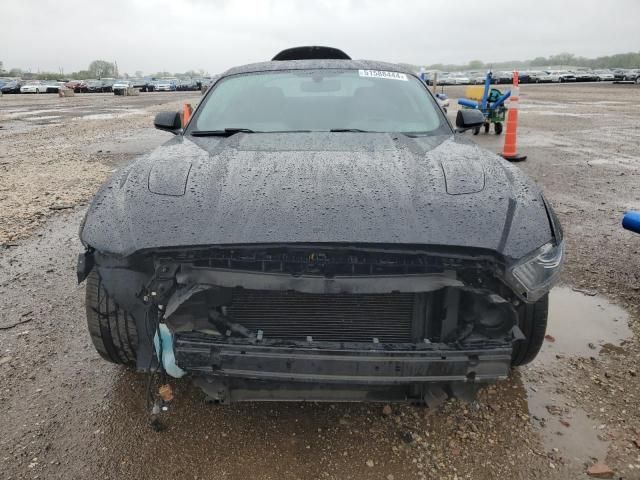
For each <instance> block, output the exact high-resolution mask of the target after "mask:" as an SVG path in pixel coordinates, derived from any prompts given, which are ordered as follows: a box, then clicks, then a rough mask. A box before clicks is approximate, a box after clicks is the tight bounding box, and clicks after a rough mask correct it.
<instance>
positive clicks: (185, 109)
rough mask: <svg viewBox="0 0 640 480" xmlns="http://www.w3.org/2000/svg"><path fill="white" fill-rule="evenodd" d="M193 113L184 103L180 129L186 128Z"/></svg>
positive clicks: (189, 105)
mask: <svg viewBox="0 0 640 480" xmlns="http://www.w3.org/2000/svg"><path fill="white" fill-rule="evenodd" d="M192 113H193V108H191V104H190V103H185V104H184V106H183V107H182V128H184V127H186V126H187V123H189V120H190V119H191V114H192Z"/></svg>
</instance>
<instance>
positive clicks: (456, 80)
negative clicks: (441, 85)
mask: <svg viewBox="0 0 640 480" xmlns="http://www.w3.org/2000/svg"><path fill="white" fill-rule="evenodd" d="M449 79H450V80H451V84H452V85H469V84H470V83H471V81H470V80H469V77H467V76H466V75H465V74H464V73H453V74H451V75H450V76H449Z"/></svg>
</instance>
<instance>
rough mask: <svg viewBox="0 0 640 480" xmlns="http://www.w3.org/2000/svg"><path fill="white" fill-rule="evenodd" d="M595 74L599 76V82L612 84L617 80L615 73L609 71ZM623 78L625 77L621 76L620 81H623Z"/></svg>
mask: <svg viewBox="0 0 640 480" xmlns="http://www.w3.org/2000/svg"><path fill="white" fill-rule="evenodd" d="M594 73H595V74H596V75H597V76H598V81H599V82H611V81H613V80H615V79H616V77H615V76H614V75H613V73H612V72H610V71H609V70H596V71H595V72H594ZM622 78H624V77H623V76H621V77H620V78H619V79H620V80H622Z"/></svg>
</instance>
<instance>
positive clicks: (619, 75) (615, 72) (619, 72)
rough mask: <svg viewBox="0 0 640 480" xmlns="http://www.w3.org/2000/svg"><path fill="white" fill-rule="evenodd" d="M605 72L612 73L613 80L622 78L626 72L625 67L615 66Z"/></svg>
mask: <svg viewBox="0 0 640 480" xmlns="http://www.w3.org/2000/svg"><path fill="white" fill-rule="evenodd" d="M607 72H609V73H611V74H612V75H613V80H617V81H620V80H624V76H625V75H626V74H627V69H625V68H616V69H615V70H613V71H611V70H607Z"/></svg>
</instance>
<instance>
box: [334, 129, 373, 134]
mask: <svg viewBox="0 0 640 480" xmlns="http://www.w3.org/2000/svg"><path fill="white" fill-rule="evenodd" d="M329 131H330V132H335V133H337V132H355V133H375V132H372V131H371V130H361V129H359V128H332V129H331V130H329Z"/></svg>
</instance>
